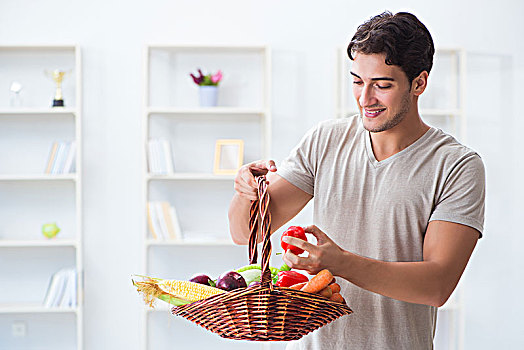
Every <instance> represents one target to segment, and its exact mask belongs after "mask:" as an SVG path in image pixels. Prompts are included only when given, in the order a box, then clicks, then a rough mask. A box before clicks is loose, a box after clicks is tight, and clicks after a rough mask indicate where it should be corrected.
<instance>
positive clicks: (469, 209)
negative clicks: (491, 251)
mask: <svg viewBox="0 0 524 350" xmlns="http://www.w3.org/2000/svg"><path fill="white" fill-rule="evenodd" d="M485 187H486V177H485V170H484V164H483V163H482V160H481V158H480V156H479V155H478V154H476V153H473V154H470V155H468V156H466V157H464V159H462V160H461V161H459V162H458V163H457V164H456V165H455V166H454V167H453V169H452V170H451V171H450V173H449V175H448V177H447V179H446V180H445V183H444V188H443V191H442V193H441V194H440V196H439V197H438V202H437V204H436V206H435V208H434V210H433V213H432V215H431V217H430V219H429V221H433V220H442V221H449V222H455V223H458V224H462V225H467V226H470V227H473V228H474V229H476V230H477V231H479V238H480V237H482V233H483V229H484V201H485V196H486V188H485Z"/></svg>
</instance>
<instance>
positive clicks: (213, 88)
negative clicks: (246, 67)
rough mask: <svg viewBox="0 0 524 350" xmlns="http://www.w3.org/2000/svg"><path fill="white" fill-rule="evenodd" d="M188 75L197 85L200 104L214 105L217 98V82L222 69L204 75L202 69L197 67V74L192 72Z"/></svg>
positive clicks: (204, 105)
mask: <svg viewBox="0 0 524 350" xmlns="http://www.w3.org/2000/svg"><path fill="white" fill-rule="evenodd" d="M189 75H190V76H191V78H193V81H194V82H195V84H197V85H198V90H199V97H200V106H201V107H215V106H216V105H217V99H218V83H220V81H221V80H222V71H220V70H219V71H217V72H216V73H215V74H206V75H204V74H203V73H202V70H201V69H198V76H197V75H195V74H193V73H191V74H189Z"/></svg>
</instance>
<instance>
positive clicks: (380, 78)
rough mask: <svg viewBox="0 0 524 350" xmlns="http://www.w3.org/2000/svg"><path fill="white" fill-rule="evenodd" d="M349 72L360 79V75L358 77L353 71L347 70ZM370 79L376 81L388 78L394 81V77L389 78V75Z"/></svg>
mask: <svg viewBox="0 0 524 350" xmlns="http://www.w3.org/2000/svg"><path fill="white" fill-rule="evenodd" d="M349 73H351V75H353V76H355V77H357V78H359V79H362V78H361V77H359V76H358V75H357V74H355V73H353V72H349ZM371 80H372V81H377V80H388V81H395V79H393V78H390V77H378V78H371Z"/></svg>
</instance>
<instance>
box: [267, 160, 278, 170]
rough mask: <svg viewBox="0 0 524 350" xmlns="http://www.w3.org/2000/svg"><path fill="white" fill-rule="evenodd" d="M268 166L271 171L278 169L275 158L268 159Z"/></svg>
mask: <svg viewBox="0 0 524 350" xmlns="http://www.w3.org/2000/svg"><path fill="white" fill-rule="evenodd" d="M267 168H268V169H269V171H273V172H275V171H277V166H276V164H275V161H274V160H268V161H267Z"/></svg>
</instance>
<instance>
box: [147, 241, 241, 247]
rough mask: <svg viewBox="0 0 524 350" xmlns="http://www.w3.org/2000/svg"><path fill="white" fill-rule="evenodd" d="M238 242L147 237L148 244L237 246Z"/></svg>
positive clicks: (150, 245) (149, 245)
mask: <svg viewBox="0 0 524 350" xmlns="http://www.w3.org/2000/svg"><path fill="white" fill-rule="evenodd" d="M235 245H236V244H235V243H233V242H232V241H230V240H227V239H220V240H213V239H210V240H209V241H204V240H160V239H147V240H146V246H148V247H153V246H235Z"/></svg>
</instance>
